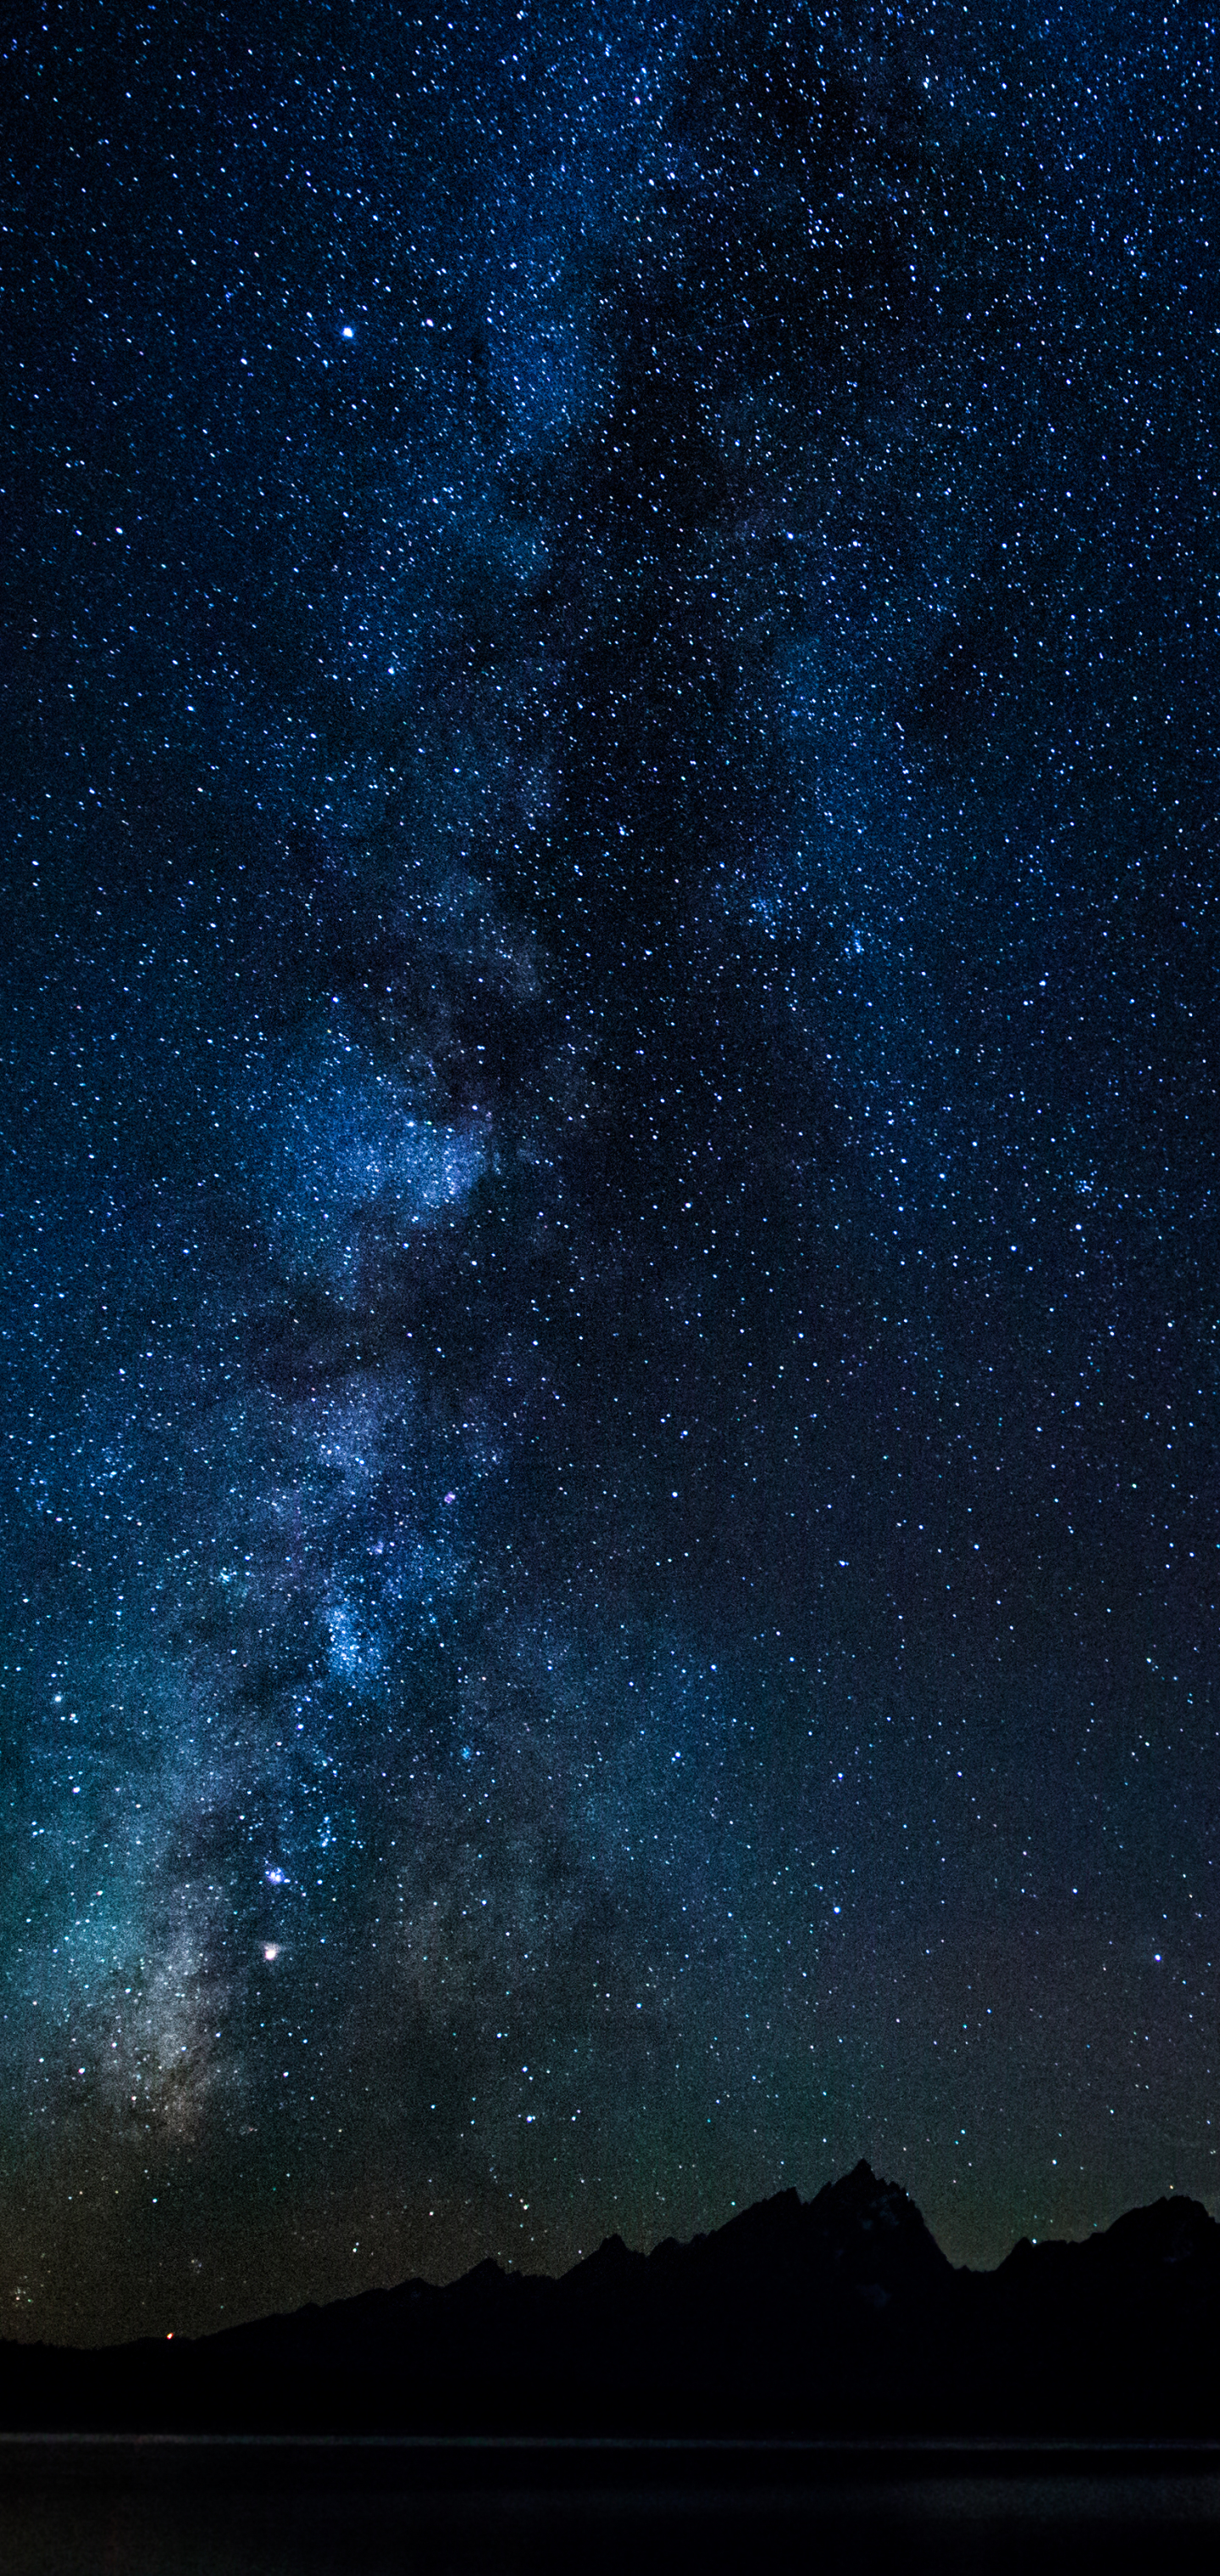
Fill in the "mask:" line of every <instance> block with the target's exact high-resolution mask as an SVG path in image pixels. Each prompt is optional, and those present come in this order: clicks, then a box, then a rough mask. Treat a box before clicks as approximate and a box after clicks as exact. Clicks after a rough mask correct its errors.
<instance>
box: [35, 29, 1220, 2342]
mask: <svg viewBox="0 0 1220 2576" xmlns="http://www.w3.org/2000/svg"><path fill="white" fill-rule="evenodd" d="M448 7H449V12H450V14H449V15H445V14H443V13H442V14H439V15H434V14H431V13H425V12H421V13H418V14H416V15H412V14H411V13H410V11H409V10H407V9H404V8H401V7H398V6H389V5H385V0H360V5H359V6H355V5H352V6H350V7H349V6H346V5H341V0H334V5H331V6H326V5H321V4H320V0H319V5H316V6H313V7H308V6H301V7H291V6H287V5H286V6H285V7H283V8H282V9H280V10H279V11H272V12H267V11H259V10H253V11H250V10H244V11H243V10H228V11H226V10H222V9H220V8H218V7H215V6H212V5H206V0H200V5H197V6H189V5H187V0H175V5H172V6H161V7H156V8H154V7H153V6H152V5H149V0H133V5H131V6H129V7H128V6H118V5H107V0H97V5H95V6H94V7H92V8H91V9H90V10H88V11H82V10H80V9H79V8H76V7H73V6H72V5H70V0H64V5H62V6H56V5H54V0H49V5H48V7H47V9H46V11H45V12H44V13H42V15H41V16H40V15H39V13H37V12H35V13H34V14H33V15H31V17H30V18H29V19H28V21H27V22H25V24H24V27H23V28H18V31H17V33H16V34H14V36H13V37H12V39H11V42H10V44H9V49H8V52H7V56H6V62H5V84H6V96H7V105H6V107H5V110H4V156H5V170H6V174H7V185H6V189H5V205H6V214H5V223H6V228H7V229H6V234H5V238H4V242H3V256H4V261H5V266H6V274H7V287H8V291H7V295H6V299H5V307H6V314H7V366H6V370H5V373H6V382H7V384H8V388H9V390H8V396H7V410H6V436H5V439H4V445H3V456H4V464H5V473H4V484H5V510H6V518H7V526H8V532H9V536H8V565H7V568H8V582H7V585H6V588H7V593H8V602H9V609H10V613H11V625H10V630H9V643H8V647H7V651H6V654H5V661H4V672H3V687H4V724H3V739H4V744H5V762H4V793H5V797H6V812H7V816H8V826H7V833H6V848H7V858H8V894H7V900H6V905H5V940H4V952H3V962H2V967H0V973H2V977H3V1009H2V1020H0V1026H2V1029H3V1047H4V1063H5V1077H4V1104H5V1114H4V1119H3V1130H4V1148H5V1162H4V1187H3V1196H2V1220H3V1276H4V1288H5V1294H4V1300H3V1344H2V1350H3V1361H4V1368H5V1372H6V1379H5V1405H4V1439H5V1451H4V1454H5V1458H6V1460H7V1467H6V1472H5V1475H4V1479H3V1487H2V1511H3V1529H4V1561H5V1584H4V1593H3V1603H4V1619H5V1633H4V1638H3V1646H2V1650H0V1662H2V1672H0V1681H2V1686H3V1702H2V1710H0V1728H2V1739H0V1751H2V1755H3V1759H2V1763H0V1794H2V1796H3V1800H4V1813H5V1820H6V1834H7V1850H8V1865H7V1867H6V1869H5V1871H4V1874H3V1895H2V1908H3V1911H2V1923H3V1939H2V1944H0V1957H2V1958H3V1964H4V1985H3V1998H2V2009H3V2020H2V2022H0V2043H2V2049H3V2064H2V2069H0V2073H2V2094H3V2104H4V2109H3V2115H2V2120H0V2142H2V2166H0V2170H2V2173H3V2194H2V2199H0V2207H2V2209H3V2216H4V2226H3V2246H4V2253H3V2264H2V2266H0V2296H2V2297H3V2301H4V2304H5V2312H6V2314H7V2318H8V2324H7V2326H6V2327H5V2328H4V2331H5V2332H6V2333H11V2334H17V2335H22V2336H30V2337H35V2336H41V2337H61V2338H77V2339H81V2340H89V2339H95V2340H96V2339H101V2338H103V2337H113V2336H116V2335H120V2334H126V2333H136V2332H139V2331H142V2330H146V2329H151V2330H156V2331H163V2330H165V2329H166V2328H167V2327H169V2326H173V2327H175V2328H176V2329H177V2330H178V2331H179V2332H182V2331H187V2330H198V2329H202V2328H204V2327H212V2326H216V2325H219V2324H222V2323H228V2322H231V2321H233V2320H234V2319H236V2318H238V2317H240V2316H247V2315H251V2314H254V2313H257V2312H259V2311H262V2310H266V2309H270V2308H272V2307H284V2306H289V2305H292V2304H294V2303H295V2302H297V2301H298V2300H304V2299H306V2298H308V2297H313V2298H334V2297H336V2296H339V2295H342V2294H344V2293H345V2292H348V2291H351V2290H355V2289H358V2288H361V2287H363V2286H366V2285H368V2284H371V2283H374V2282H382V2281H387V2282H388V2281H394V2280H399V2279H402V2278H403V2277H405V2276H406V2275H408V2274H411V2273H416V2272H419V2273H424V2274H426V2275H427V2276H428V2277H429V2278H431V2279H433V2280H437V2281H439V2280H444V2279H447V2278H449V2277H451V2276H452V2275H453V2274H455V2273H457V2272H459V2271H461V2270H462V2269H464V2268H465V2267H466V2266H468V2265H470V2264H472V2263H474V2262H475V2261H477V2260H478V2259H479V2258H480V2257H482V2256H483V2255H485V2254H491V2255H494V2256H496V2257H498V2258H499V2259H500V2260H501V2261H502V2262H511V2263H512V2264H514V2265H517V2266H520V2267H522V2268H528V2269H546V2270H550V2271H558V2270H560V2269H561V2268H562V2267H563V2266H565V2265H566V2264H568V2263H570V2262H572V2261H574V2260H575V2259H576V2257H577V2254H578V2252H579V2251H581V2250H583V2251H584V2252H586V2253H587V2252H588V2251H590V2250H591V2248H592V2247H593V2246H594V2245H596V2244H597V2242H598V2241H599V2239H600V2238H601V2237H602V2236H603V2235H605V2234H606V2233H608V2232H609V2231H611V2230H612V2229H618V2230H619V2231H620V2232H621V2233H622V2235H623V2236H624V2237H625V2238H626V2239H627V2240H628V2242H629V2243H631V2244H633V2245H638V2246H642V2247H647V2246H650V2245H652V2244H654V2243H655V2242H656V2241H657V2240H658V2239H659V2238H661V2237H664V2236H666V2235H670V2234H676V2235H678V2236H686V2235H689V2234H690V2233H691V2232H693V2231H694V2230H695V2229H697V2228H701V2227H702V2228H706V2227H711V2226H715V2225H717V2224H719V2223H721V2222H722V2221H723V2220H724V2219H726V2218H727V2217H728V2216H729V2215H730V2214H731V2211H732V2209H733V2207H734V2206H737V2207H743V2206H744V2205H745V2204H746V2203H747V2202H748V2201H750V2200H752V2199H755V2198H757V2197H760V2196H762V2195H763V2194H765V2193H769V2192H773V2191H776V2190H778V2189H780V2188H782V2187H785V2186H787V2185H789V2184H795V2185H796V2187H797V2188H798V2190H799V2191H800V2192H801V2193H802V2195H808V2194H810V2193H812V2192H813V2191H814V2190H816V2189H817V2188H818V2187H820V2185H821V2184H822V2183H823V2182H825V2181H826V2180H827V2179H828V2178H829V2177H831V2176H833V2175H835V2174H837V2173H841V2172H843V2171H845V2170H846V2169H847V2168H848V2167H849V2166H851V2165H853V2164H854V2163H855V2161H856V2159H857V2158H858V2157H859V2156H861V2155H866V2156H868V2157H869V2158H870V2160H871V2161H872V2163H873V2164H874V2165H875V2166H876V2167H877V2168H878V2169H879V2170H881V2171H883V2172H885V2173H886V2174H889V2175H892V2176H893V2177H894V2178H895V2179H896V2180H898V2181H900V2182H902V2183H903V2184H904V2185H905V2186H906V2188H907V2189H908V2190H909V2191H910V2192H911V2193H912V2195H913V2196H914V2197H915V2198H916V2200H917V2201H918V2203H919V2205H920V2207H921V2208H922V2209H923V2211H924V2212H925V2214H926V2217H927V2219H928V2222H929V2225H930V2226H931V2227H932V2228H933V2230H934V2232H935V2233H936V2235H937V2237H938V2238H939V2240H940V2242H941V2243H942V2245H943V2246H944V2247H945V2249H946V2251H947V2252H949V2253H950V2255H951V2256H952V2257H953V2258H954V2259H955V2260H958V2261H961V2260H965V2259H970V2260H971V2261H973V2262H975V2263H993V2262H996V2261H998V2259H999V2258H1000V2256H1001V2255H1002V2254H1004V2253H1005V2252H1006V2250H1007V2248H1008V2246H1009V2245H1010V2244H1011V2242H1012V2240H1013V2238H1014V2237H1015V2236H1017V2235H1018V2234H1020V2233H1021V2232H1023V2231H1024V2232H1027V2233H1029V2234H1031V2235H1036V2236H1041V2235H1044V2234H1052V2233H1056V2232H1058V2233H1072V2232H1076V2233H1084V2232H1085V2231H1087V2230H1088V2229H1089V2228H1090V2227H1091V2226H1093V2225H1094V2224H1104V2223H1105V2222H1107V2221H1108V2220H1110V2219H1111V2218H1113V2217H1114V2216H1116V2215H1117V2213H1118V2212H1119V2211H1121V2210H1122V2209H1124V2208H1126V2207H1128V2206H1129V2205H1131V2204H1132V2203H1133V2202H1136V2201H1148V2200H1151V2199H1153V2198H1155V2197H1156V2196H1157V2195H1158V2194H1160V2193H1161V2192H1164V2191H1166V2190H1168V2189H1169V2188H1170V2187H1171V2186H1172V2187H1176V2188H1177V2189H1179V2190H1184V2191H1188V2192H1190V2193H1193V2194H1194V2195H1195V2196H1196V2198H1199V2199H1202V2200H1204V2201H1210V2202H1211V2203H1212V2204H1213V2205H1214V2204H1215V2199H1216V2191H1217V2185H1216V2178H1215V2177H1214V2176H1213V2174H1212V2169H1211V2168H1212V2164H1213V2163H1214V2162H1215V2160H1216V2126H1215V2122H1216V2119H1217V2118H1218V2117H1220V2114H1218V2113H1217V2110H1216V2089H1215V2067H1214V2059H1215V2051H1216V2044H1217V2035H1216V1985H1215V1975H1214V1967H1213V1962H1212V1958H1211V1951H1212V1947H1213V1945H1214V1942H1215V1939H1216V1934H1217V1919H1216V1918H1217V1887H1216V1880H1215V1854H1216V1839H1217V1820H1218V1795H1217V1750H1218V1744H1220V1727H1218V1719H1217V1668H1216V1599H1217V1592H1216V1586H1217V1575H1218V1568H1217V1523H1216V1496H1217V1479H1216V1423H1217V1391H1218V1373H1220V1321H1218V1312H1220V1310H1218V1305H1217V1278H1218V1277H1220V1243H1218V1241H1217V1200H1216V1186H1217V1184H1216V1152H1217V1144H1218V1141H1220V1116H1218V1112H1217V1096H1216V1079H1215V1052H1216V1035H1215V1030H1216V1017H1217V963H1218V954H1217V900H1216V880H1215V878H1214V877H1213V873H1212V871H1213V867H1214V865H1215V856H1214V852H1215V834H1216V812H1217V788H1218V779H1217V767H1218V761H1217V739H1218V736H1217V702H1218V690H1217V679H1218V676H1220V674H1218V658H1217V641H1216V625H1215V575H1216V570H1217V544H1216V478H1217V456H1216V435H1215V424H1216V419H1217V399H1218V387H1217V372H1218V368H1217V357H1218V352H1220V297H1218V295H1217V289H1216V275H1217V239H1218V227H1220V184H1218V182H1220V172H1218V164H1217V142H1216V135H1217V97H1216V79H1215V52H1214V30H1212V29H1211V28H1210V26H1209V25H1207V24H1206V23H1205V19H1204V17H1203V16H1202V15H1201V14H1200V13H1199V12H1198V11H1197V10H1196V9H1193V8H1189V7H1186V6H1177V5H1170V6H1169V7H1168V8H1167V9H1165V10H1157V11H1155V12H1153V13H1152V14H1151V15H1150V14H1149V13H1148V12H1147V11H1146V10H1145V9H1143V8H1139V7H1136V6H1134V5H1129V0H1116V5H1114V6H1112V7H1108V8H1106V9H1104V10H1103V9H1099V8H1098V7H1097V6H1096V5H1093V4H1092V0H1090V5H1085V0H1064V5H1058V0H1055V5H1050V6H1048V5H1042V6H1040V7H1039V8H1037V9H1032V8H1030V7H1028V6H1027V5H1026V0H1005V5H1003V6H1000V5H999V0H981V4H980V5H979V6H975V7H971V8H970V9H967V8H966V7H965V6H964V5H961V0H944V5H942V6H933V5H931V0H913V5H911V6H908V7H896V6H888V7H887V6H867V5H862V6H859V7H850V6H849V7H848V8H846V9H843V8H836V9H833V10H830V9H826V10H818V9H815V8H810V7H801V6H798V5H796V0H793V4H792V5H791V7H788V8H786V7H784V6H783V5H782V0H778V5H772V6H770V7H767V6H763V5H761V0H759V4H758V5H741V6H736V7H735V6H730V5H726V0H702V5H697V4H696V0H690V5H683V0H678V5H676V6H675V7H672V8H669V9H662V8H649V7H646V6H643V5H637V6H635V7H632V6H629V5H628V6H625V5H623V4H622V0H606V5H604V6H598V7H586V6H584V5H577V6H571V5H568V0H564V5H562V6H561V5H559V0H528V5H526V6H524V7H522V8H521V9H520V10H518V9H517V8H516V7H515V6H503V7H501V6H497V5H495V0H492V5H490V6H489V5H488V0H480V5H479V6H478V7H474V6H468V5H465V0H448ZM44 21H45V22H44ZM14 23H16V22H14Z"/></svg>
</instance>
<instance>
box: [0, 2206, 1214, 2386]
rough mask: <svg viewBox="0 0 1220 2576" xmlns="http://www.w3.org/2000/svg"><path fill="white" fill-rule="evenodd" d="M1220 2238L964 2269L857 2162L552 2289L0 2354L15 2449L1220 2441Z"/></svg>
mask: <svg viewBox="0 0 1220 2576" xmlns="http://www.w3.org/2000/svg"><path fill="white" fill-rule="evenodd" d="M1217 2326H1220V2225H1218V2224H1217V2222H1216V2221H1215V2220H1214V2219H1212V2218H1211V2216H1210V2215H1209V2213H1208V2211H1207V2210H1206V2209H1205V2208H1204V2207H1203V2205H1202V2203H1201V2202H1197V2201H1193V2200H1189V2199H1179V2198H1177V2197H1176V2196H1169V2197H1166V2198H1164V2199H1162V2200H1160V2201H1157V2202H1154V2203H1151V2204H1149V2205H1148V2206H1147V2207H1145V2208H1143V2209H1138V2210H1131V2211H1127V2212H1125V2213H1124V2215H1123V2216H1122V2217H1121V2218H1119V2219H1117V2220H1116V2221H1115V2222H1114V2223H1113V2225H1112V2226H1111V2227H1110V2228H1108V2229H1105V2230H1103V2231H1098V2232H1096V2233H1094V2234H1091V2235H1090V2236H1088V2237H1086V2238H1084V2239H1082V2240H1077V2241H1075V2242H1073V2241H1069V2240H1059V2239H1056V2240H1049V2241H1047V2240H1044V2241H1043V2242H1042V2243H1041V2244H1037V2245H1035V2244H1033V2243H1032V2242H1031V2241H1030V2240H1029V2239H1028V2238H1023V2239H1021V2240H1019V2242H1018V2243H1017V2244H1016V2245H1015V2246H1014V2247H1013V2248H1012V2250H1011V2252H1010V2253H1009V2254H1008V2255H1007V2256H1006V2257H1005V2259H1004V2261H1003V2263H1001V2264H1000V2265H999V2266H998V2267H997V2268H996V2269H995V2270H994V2271H992V2272H972V2271H971V2270H970V2269H969V2267H967V2266H964V2265H963V2266H957V2267H955V2266H954V2265H953V2264H951V2263H950V2261H949V2259H948V2257H947V2256H946V2255H945V2254H944V2253H943V2251H942V2249H941V2248H940V2246H939V2245H938V2244H937V2243H936V2240H935V2238H934V2236H933V2235H932V2233H931V2231H930V2230H929V2228H928V2226H927V2224H926V2222H925V2220H924V2218H923V2216H922V2213H921V2212H920V2210H919V2209H918V2207H917V2205H916V2203H915V2202H914V2201H913V2200H912V2199H911V2198H910V2197H909V2195H908V2194H907V2193H906V2192H905V2191H904V2190H903V2189H902V2187H901V2186H900V2185H898V2184H894V2183H890V2182H887V2181H886V2180H885V2179H884V2178H881V2177H878V2176H877V2175H876V2174H874V2173H873V2171H872V2169H871V2167H870V2166H869V2165H868V2164H867V2163H866V2162H865V2161H864V2160H863V2159H862V2160H861V2162H860V2163H859V2164H858V2165H857V2166H856V2167H855V2168H854V2169H853V2171H852V2172H851V2173H850V2174H847V2175H844V2176H841V2177H840V2178H839V2179H838V2180H837V2181H835V2182H832V2183H828V2184H826V2185H825V2186H824V2188H823V2189H822V2190H821V2191H820V2192H818V2193H817V2194H816V2196H815V2197H814V2198H813V2199H812V2200H810V2201H802V2200H801V2199H800V2198H799V2195H798V2194H797V2193H796V2192H795V2191H793V2190H788V2191H784V2192H781V2193H777V2194H775V2195H774V2196H773V2197H772V2198H771V2199H769V2200H766V2201H760V2202H757V2203H755V2204H754V2205H753V2206H752V2207H751V2208H749V2209H747V2210H743V2211H740V2212H738V2213H736V2214H735V2215H734V2216H733V2217H732V2218H731V2219H729V2220H728V2221H727V2222H726V2223H725V2225H724V2226H723V2227H721V2228H718V2229H716V2230H714V2231H712V2232H710V2233H708V2234H703V2235H697V2236H695V2237H693V2238H692V2239H690V2240H689V2241H688V2242H687V2243H685V2244H679V2243H678V2242H677V2240H675V2239H674V2238H672V2237H671V2238H667V2239H665V2240H663V2242H662V2243H661V2244H659V2245H658V2246H656V2247H654V2248H653V2250H652V2251H651V2252H650V2253H648V2254H644V2253H641V2252H638V2251H635V2250H633V2249H632V2248H629V2247H628V2246H626V2245H625V2244H624V2243H623V2241H622V2239H621V2238H620V2237H609V2238H607V2239H605V2240H604V2241H603V2243H602V2244H601V2245H600V2246H599V2247H597V2248H596V2249H595V2250H594V2251H593V2253H591V2254H589V2255H587V2256H584V2257H582V2258H581V2259H580V2260H579V2261H578V2262H577V2263H576V2264H574V2265H572V2266H571V2267H570V2268H569V2270H568V2271H567V2272H565V2273H563V2274H561V2275H560V2276H558V2277H557V2278H552V2277H550V2276H548V2275H545V2274H528V2273H515V2272H508V2271H505V2270H503V2269H502V2268H501V2266H500V2265H499V2264H497V2263H496V2262H494V2261H493V2260H492V2259H491V2258H485V2259H484V2260H483V2261H482V2262H480V2263H478V2264H476V2265H474V2266H473V2267H472V2268H471V2270H470V2271H468V2272H466V2273H465V2274H463V2275H461V2276H460V2277H459V2278H458V2279H457V2280H455V2281H452V2282H450V2283H448V2284H446V2285H444V2286H437V2285H434V2284H432V2283H429V2282H426V2281H423V2280H411V2281H405V2282H400V2283H398V2284H395V2285H394V2286H392V2287H389V2288H385V2289H374V2290H367V2291H362V2292H359V2293H357V2294H356V2295H355V2296H354V2297H352V2298H349V2299H344V2300H339V2301H335V2302H333V2303H331V2304H329V2305H327V2306H319V2305H318V2304H316V2303H314V2302H309V2303H307V2304H306V2305H304V2306H302V2307H301V2308H298V2309H296V2310H294V2311H292V2312H286V2313H282V2314H277V2315H272V2316H268V2317H263V2318H258V2319H254V2320H251V2321H249V2322H247V2323H245V2324H241V2325H234V2326H229V2327H226V2328H223V2329H222V2330H221V2331H220V2332H218V2333H216V2334H212V2335H208V2336H203V2337H199V2338H197V2339H189V2338H185V2337H183V2338H176V2339H160V2338H157V2339H153V2338H150V2337H146V2338H143V2339H141V2340H139V2341H137V2342H135V2343H131V2344H128V2345H123V2346H119V2347H113V2348H111V2349H109V2350H99V2351H95V2352H83V2351H73V2350H67V2349H56V2348H55V2347H51V2346H36V2345H29V2344H27V2345H13V2344H0V2425H4V2426H7V2427H9V2428H13V2427H16V2426H21V2427H29V2426H30V2425H32V2424H35V2423H61V2424H62V2423H68V2422H85V2421H87V2422H89V2423H91V2424H93V2423H96V2424H99V2425H100V2424H109V2423H116V2424H117V2423H125V2424H132V2423H137V2422H138V2423H140V2424H141V2425H147V2426H149V2427H150V2428H151V2427H153V2426H157V2427H174V2428H179V2429H181V2428H190V2429H193V2428H199V2429H205V2428H206V2429H225V2428H228V2429H259V2430H289V2429H310V2430H316V2429H322V2428H333V2429H349V2430H350V2429H357V2428H358V2429H367V2430H379V2431H400V2432H401V2431H408V2430H420V2431H432V2432H437V2431H452V2430H466V2429H479V2430H502V2431H506V2432H515V2431H533V2430H546V2431H552V2432H553V2431H561V2432H562V2431H572V2432H578V2431H589V2430H603V2431H627V2432H632V2433H637V2432H640V2431H642V2430H658V2429H660V2430H672V2431H678V2432H683V2433H688V2432H691V2431H700V2432H703V2431H707V2432H713V2433H721V2434H724V2433H729V2432H734V2431H741V2432H751V2433H757V2432H760V2431H766V2432H778V2433H785V2434H797V2433H804V2434H808V2433H809V2432H810V2431H814V2430H826V2431H829V2432H836V2433H838V2432H843V2431H852V2430H859V2429H864V2430H868V2431H877V2430H893V2431H922V2430H928V2431H944V2430H949V2429H955V2430H975V2429H977V2430H982V2431H987V2432H994V2431H997V2430H1006V2429H1011V2430H1022V2431H1037V2432H1057V2431H1069V2430H1079V2431H1082V2432H1098V2431H1111V2430H1113V2431H1124V2432H1129V2431H1131V2430H1133V2429H1134V2430H1139V2431H1143V2430H1149V2431H1151V2430H1168V2431H1172V2432H1183V2431H1187V2430H1189V2431H1191V2432H1205V2433H1208V2434H1217V2433H1220V2363H1218V2361H1217V2352H1218V2350H1220V2335H1218V2334H1217V2331H1216V2329H1217Z"/></svg>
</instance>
